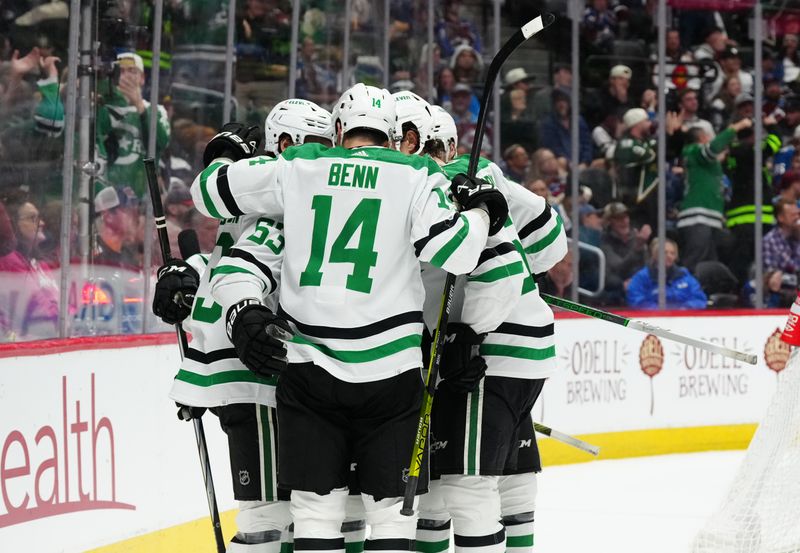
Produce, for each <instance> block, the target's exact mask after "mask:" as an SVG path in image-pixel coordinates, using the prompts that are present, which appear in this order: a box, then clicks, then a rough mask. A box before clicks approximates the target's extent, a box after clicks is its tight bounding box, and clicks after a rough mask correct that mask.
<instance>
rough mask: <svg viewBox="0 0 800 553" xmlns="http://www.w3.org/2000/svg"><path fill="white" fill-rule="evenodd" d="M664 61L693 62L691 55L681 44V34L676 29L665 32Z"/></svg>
mask: <svg viewBox="0 0 800 553" xmlns="http://www.w3.org/2000/svg"><path fill="white" fill-rule="evenodd" d="M666 53H667V55H666V59H667V61H671V62H673V63H676V64H677V63H686V62H690V61H694V56H692V53H691V52H689V51H688V50H686V48H684V47H683V45H682V44H681V33H680V31H678V30H677V29H668V30H667V48H666Z"/></svg>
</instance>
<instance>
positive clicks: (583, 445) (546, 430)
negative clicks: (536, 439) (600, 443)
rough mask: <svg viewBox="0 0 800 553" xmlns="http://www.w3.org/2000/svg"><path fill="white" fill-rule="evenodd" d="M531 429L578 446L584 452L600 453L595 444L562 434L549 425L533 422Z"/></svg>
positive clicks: (595, 454)
mask: <svg viewBox="0 0 800 553" xmlns="http://www.w3.org/2000/svg"><path fill="white" fill-rule="evenodd" d="M533 429H534V430H536V431H537V432H538V433H539V434H543V435H545V436H549V437H551V438H553V439H554V440H558V441H559V442H562V443H565V444H567V445H571V446H572V447H575V448H578V449H580V450H581V451H585V452H586V453H591V454H592V455H594V456H595V457H596V456H597V455H600V448H599V447H597V446H596V445H592V444H590V443H588V442H584V441H583V440H579V439H578V438H573V437H572V436H570V435H569V434H564V433H563V432H559V431H558V430H553V429H552V428H550V427H549V426H545V425H543V424H541V423H538V422H534V423H533Z"/></svg>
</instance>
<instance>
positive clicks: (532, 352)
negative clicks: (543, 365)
mask: <svg viewBox="0 0 800 553" xmlns="http://www.w3.org/2000/svg"><path fill="white" fill-rule="evenodd" d="M480 353H481V355H495V356H498V357H515V358H517V359H529V360H531V361H543V360H544V359H550V358H551V357H555V356H556V347H555V346H550V347H546V348H526V347H524V346H507V345H504V344H481V349H480Z"/></svg>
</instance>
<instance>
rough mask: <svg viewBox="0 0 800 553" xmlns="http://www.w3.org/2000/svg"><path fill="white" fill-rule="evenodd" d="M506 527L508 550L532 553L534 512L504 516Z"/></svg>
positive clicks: (509, 552) (517, 552)
mask: <svg viewBox="0 0 800 553" xmlns="http://www.w3.org/2000/svg"><path fill="white" fill-rule="evenodd" d="M503 524H504V525H505V527H506V552H507V553H531V552H532V551H533V513H532V512H530V513H521V514H518V515H510V516H504V517H503Z"/></svg>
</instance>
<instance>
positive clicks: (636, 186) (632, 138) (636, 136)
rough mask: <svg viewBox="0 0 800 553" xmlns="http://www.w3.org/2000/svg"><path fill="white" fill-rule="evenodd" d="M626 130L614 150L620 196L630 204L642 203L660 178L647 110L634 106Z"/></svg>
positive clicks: (654, 142) (626, 113) (626, 114)
mask: <svg viewBox="0 0 800 553" xmlns="http://www.w3.org/2000/svg"><path fill="white" fill-rule="evenodd" d="M623 124H624V128H625V132H624V133H623V135H622V137H621V138H620V140H619V142H618V144H617V147H616V148H615V149H614V163H615V165H616V171H617V188H618V193H617V196H618V197H619V198H620V199H621V200H622V201H623V202H624V203H626V204H628V205H635V204H638V203H640V202H642V201H643V200H644V199H645V198H646V197H647V196H648V194H649V193H650V191H651V190H652V188H653V187H654V186H655V183H656V178H657V177H658V164H657V157H658V155H657V152H656V141H655V139H653V138H651V134H652V124H651V123H650V119H649V118H648V117H647V112H646V111H645V110H643V109H642V108H633V109H630V110H628V111H627V112H625V117H624V118H623Z"/></svg>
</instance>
